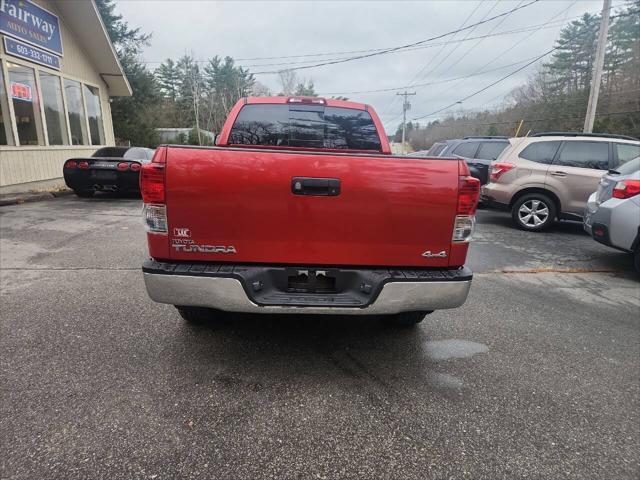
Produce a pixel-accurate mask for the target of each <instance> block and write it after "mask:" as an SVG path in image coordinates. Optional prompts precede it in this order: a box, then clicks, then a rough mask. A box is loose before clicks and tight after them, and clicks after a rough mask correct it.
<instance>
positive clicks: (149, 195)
mask: <svg viewBox="0 0 640 480" xmlns="http://www.w3.org/2000/svg"><path fill="white" fill-rule="evenodd" d="M140 193H142V201H143V202H144V203H164V165H162V164H157V163H147V164H146V165H143V166H142V169H141V170H140Z"/></svg>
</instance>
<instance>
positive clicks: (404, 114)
mask: <svg viewBox="0 0 640 480" xmlns="http://www.w3.org/2000/svg"><path fill="white" fill-rule="evenodd" d="M415 94H416V92H411V93H409V92H407V91H406V90H405V91H404V93H396V95H401V96H403V97H404V101H403V103H402V154H403V155H404V154H405V153H406V152H405V150H404V137H405V131H406V129H407V110H409V109H410V108H411V104H410V103H409V100H407V97H409V96H410V95H415Z"/></svg>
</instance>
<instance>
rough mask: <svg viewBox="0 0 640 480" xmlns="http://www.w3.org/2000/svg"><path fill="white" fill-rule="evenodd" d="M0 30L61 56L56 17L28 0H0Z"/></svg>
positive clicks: (60, 40) (58, 22)
mask: <svg viewBox="0 0 640 480" xmlns="http://www.w3.org/2000/svg"><path fill="white" fill-rule="evenodd" d="M0 32H2V33H6V34H7V35H11V36H12V37H14V38H17V39H19V40H23V41H25V42H27V43H30V44H31V45H34V46H36V47H40V48H42V49H43V50H47V51H48V52H51V53H54V54H56V55H59V56H62V37H61V36H60V21H59V20H58V17H57V16H56V15H54V14H53V13H51V12H49V11H48V10H45V9H44V8H42V7H40V6H38V5H36V4H35V3H31V2H29V1H28V0H0Z"/></svg>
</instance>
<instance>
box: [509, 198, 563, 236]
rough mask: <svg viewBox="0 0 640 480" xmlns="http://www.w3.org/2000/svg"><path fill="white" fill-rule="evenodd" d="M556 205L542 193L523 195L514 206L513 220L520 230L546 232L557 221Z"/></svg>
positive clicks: (512, 211)
mask: <svg viewBox="0 0 640 480" xmlns="http://www.w3.org/2000/svg"><path fill="white" fill-rule="evenodd" d="M556 210H557V209H556V204H555V203H554V201H553V200H551V198H549V197H548V196H546V195H544V194H542V193H529V194H527V195H523V196H522V197H520V198H519V199H518V200H516V202H515V203H514V204H513V207H512V208H511V218H512V219H513V222H514V223H515V224H516V226H517V227H518V228H521V229H522V230H528V231H531V232H541V231H542V230H546V229H548V228H549V227H551V225H553V222H554V221H555V219H556V215H557V211H556Z"/></svg>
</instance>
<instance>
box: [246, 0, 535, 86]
mask: <svg viewBox="0 0 640 480" xmlns="http://www.w3.org/2000/svg"><path fill="white" fill-rule="evenodd" d="M539 1H540V0H532V1H531V2H529V3H526V4H524V5H520V6H518V7H515V8H512V9H511V10H509V11H507V12H504V13H501V14H499V15H495V16H493V17H491V18H488V19H486V20H481V21H479V22H476V23H474V24H471V25H469V26H466V27H462V28H459V29H457V30H452V31H450V32H447V33H443V34H441V35H436V36H434V37H430V38H426V39H424V40H420V41H417V42H413V43H407V44H405V45H400V46H397V47H393V48H389V49H386V50H382V51H379V52H372V53H368V54H364V55H357V56H355V57H348V58H346V59H342V60H334V61H329V62H321V63H317V64H315V65H307V66H304V67H295V68H291V69H289V70H305V69H309V68H316V67H323V66H325V65H335V64H338V63H345V62H351V61H353V60H360V59H362V58H370V57H374V56H378V55H384V54H386V53H391V52H396V51H399V50H405V49H407V48H410V47H415V46H418V45H422V44H424V43H427V42H431V41H433V40H438V39H440V38H444V37H448V36H449V35H453V34H454V33H458V32H462V31H465V30H469V29H470V28H473V27H475V26H477V25H482V24H484V23H487V22H490V21H492V20H495V19H496V18H501V17H504V16H505V15H509V14H511V13H512V12H515V11H516V10H521V9H523V8H526V7H528V6H530V5H533V4H534V3H538V2H539ZM267 73H269V74H271V73H273V74H276V73H279V71H278V70H274V71H265V72H255V74H256V75H257V74H267Z"/></svg>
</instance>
